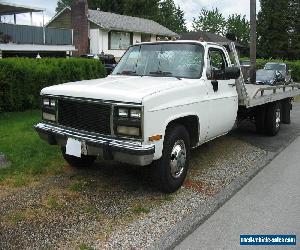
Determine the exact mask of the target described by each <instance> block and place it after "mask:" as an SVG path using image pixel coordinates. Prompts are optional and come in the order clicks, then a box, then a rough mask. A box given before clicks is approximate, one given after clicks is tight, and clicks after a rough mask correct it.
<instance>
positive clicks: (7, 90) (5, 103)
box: [0, 58, 106, 112]
mask: <svg viewBox="0 0 300 250" xmlns="http://www.w3.org/2000/svg"><path fill="white" fill-rule="evenodd" d="M105 76H106V70H105V68H104V66H103V65H102V64H101V62H100V61H98V60H90V59H83V58H72V59H65V58H45V59H29V58H7V59H1V60H0V112H2V111H23V110H26V109H34V108H38V107H39V102H40V101H39V100H40V98H39V95H40V91H41V89H42V88H44V87H47V86H51V85H55V84H61V83H65V82H72V81H80V80H85V79H86V80H88V79H95V78H102V77H105Z"/></svg>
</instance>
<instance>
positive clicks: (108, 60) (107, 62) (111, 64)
mask: <svg viewBox="0 0 300 250" xmlns="http://www.w3.org/2000/svg"><path fill="white" fill-rule="evenodd" d="M98 56H99V59H100V60H101V62H102V63H103V64H104V67H105V68H106V71H107V74H110V73H111V72H112V71H113V70H114V68H115V67H116V65H117V62H116V58H115V57H114V55H109V54H100V55H98Z"/></svg>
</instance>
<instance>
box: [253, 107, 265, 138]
mask: <svg viewBox="0 0 300 250" xmlns="http://www.w3.org/2000/svg"><path fill="white" fill-rule="evenodd" d="M254 119H255V126H256V132H257V133H259V134H263V133H265V129H266V127H265V121H266V107H265V106H264V105H262V106H259V107H257V108H256V109H255V113H254Z"/></svg>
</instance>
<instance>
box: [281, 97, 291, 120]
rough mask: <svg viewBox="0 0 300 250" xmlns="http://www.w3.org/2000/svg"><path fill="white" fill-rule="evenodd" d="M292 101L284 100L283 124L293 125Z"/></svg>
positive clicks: (282, 108) (282, 104) (282, 106)
mask: <svg viewBox="0 0 300 250" xmlns="http://www.w3.org/2000/svg"><path fill="white" fill-rule="evenodd" d="M291 109H292V104H291V99H290V98H287V99H284V100H282V102H281V111H282V112H281V115H282V123H283V124H291Z"/></svg>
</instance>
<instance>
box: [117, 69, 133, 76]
mask: <svg viewBox="0 0 300 250" xmlns="http://www.w3.org/2000/svg"><path fill="white" fill-rule="evenodd" d="M118 75H129V76H137V73H136V71H131V70H124V71H122V72H121V73H118Z"/></svg>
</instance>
